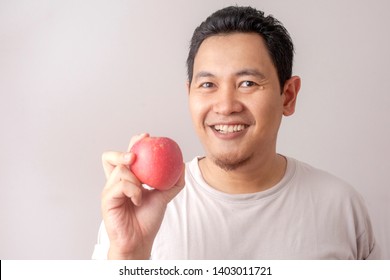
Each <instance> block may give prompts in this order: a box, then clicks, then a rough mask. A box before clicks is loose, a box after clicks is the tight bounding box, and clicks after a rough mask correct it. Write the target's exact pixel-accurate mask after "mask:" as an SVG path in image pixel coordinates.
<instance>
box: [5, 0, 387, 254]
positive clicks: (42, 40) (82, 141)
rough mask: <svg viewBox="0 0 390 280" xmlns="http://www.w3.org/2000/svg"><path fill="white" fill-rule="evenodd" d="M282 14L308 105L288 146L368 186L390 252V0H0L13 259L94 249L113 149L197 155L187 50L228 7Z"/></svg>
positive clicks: (365, 191) (8, 248)
mask: <svg viewBox="0 0 390 280" xmlns="http://www.w3.org/2000/svg"><path fill="white" fill-rule="evenodd" d="M236 3H237V4H239V5H252V6H255V7H257V8H259V9H262V10H264V11H265V12H266V14H273V15H274V16H275V17H277V18H278V19H279V20H280V21H282V22H283V23H284V25H285V26H286V27H287V29H288V30H289V31H290V33H291V35H292V38H293V40H294V42H295V45H296V57H295V66H294V74H296V75H299V76H301V78H302V90H301V92H300V94H299V98H298V105H297V112H296V114H295V115H293V116H291V117H289V118H285V119H284V121H283V124H282V128H281V131H280V136H279V140H278V141H279V143H278V145H279V150H278V151H279V152H280V153H284V154H286V155H288V156H292V157H296V158H298V159H300V160H303V161H306V162H308V163H310V164H313V165H315V166H317V167H319V168H322V169H326V170H328V171H330V172H332V173H334V174H335V175H337V176H339V177H342V178H344V179H345V180H347V181H348V182H350V183H351V184H352V185H354V186H355V188H356V189H357V190H358V191H359V192H360V193H361V194H362V195H363V196H364V198H365V200H366V202H367V205H368V208H369V211H370V214H371V216H372V221H373V225H374V229H375V232H376V236H377V239H378V242H379V243H380V244H381V246H382V249H383V251H384V254H385V257H386V258H389V257H390V242H389V239H388V237H389V236H390V213H389V201H390V191H389V167H390V165H389V162H388V160H389V158H390V150H389V143H390V131H389V127H390V119H389V115H388V106H389V104H390V94H389V86H388V83H389V78H388V76H389V65H390V54H389V49H390V38H389V32H388V27H389V26H390V17H388V14H387V11H388V10H389V8H390V4H389V3H390V2H388V1H385V0H383V1H379V0H372V1H353V0H327V1H311V0H295V1H281V0H280V1H278V0H276V1H275V0H273V1H265V0H264V1H210V0H197V1H179V0H164V1H124V0H115V1H108V0H107V1H99V0H84V1H75V0H68V1H53V0H35V1H28V0H25V1H23V0H0V131H1V136H0V258H1V259H89V258H90V257H91V254H92V250H93V246H94V243H95V241H96V234H97V230H98V226H99V223H100V220H101V216H100V193H101V189H102V188H103V186H104V183H105V179H104V176H103V170H102V167H101V154H102V152H103V151H105V150H111V149H113V150H124V149H126V148H127V145H128V141H129V139H130V137H131V136H132V135H134V134H137V133H140V132H144V131H147V132H149V133H151V134H152V135H156V136H168V137H172V138H173V139H175V140H176V141H177V142H178V143H179V144H180V146H181V147H182V150H183V153H184V157H185V160H190V159H192V158H193V157H194V156H196V155H201V154H202V148H201V146H200V144H199V142H198V140H197V137H196V135H195V133H194V132H193V129H192V124H191V121H190V117H189V113H188V107H187V96H186V90H185V81H186V69H185V60H186V56H187V50H188V42H189V40H190V37H191V35H192V32H193V29H194V28H195V27H196V26H197V25H198V24H199V23H200V22H201V21H202V20H203V19H205V17H206V16H208V15H209V14H210V13H212V12H213V11H215V10H216V9H219V8H222V7H224V6H227V5H231V4H236Z"/></svg>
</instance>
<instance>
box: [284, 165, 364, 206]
mask: <svg viewBox="0 0 390 280" xmlns="http://www.w3.org/2000/svg"><path fill="white" fill-rule="evenodd" d="M288 161H289V162H290V163H291V164H293V165H294V166H295V170H294V177H293V182H294V183H295V184H298V186H299V187H301V188H304V189H305V190H306V191H311V192H317V193H319V194H320V195H325V196H330V197H333V196H337V197H351V198H352V197H353V198H355V199H358V198H359V197H360V194H359V193H358V192H357V191H356V190H355V188H354V187H353V186H352V185H351V184H350V183H348V182H347V181H345V180H344V179H341V178H340V177H338V176H335V175H334V174H331V173H329V172H327V171H325V170H322V169H319V168H316V167H314V166H312V165H310V164H308V163H305V162H302V161H299V160H296V159H293V158H288Z"/></svg>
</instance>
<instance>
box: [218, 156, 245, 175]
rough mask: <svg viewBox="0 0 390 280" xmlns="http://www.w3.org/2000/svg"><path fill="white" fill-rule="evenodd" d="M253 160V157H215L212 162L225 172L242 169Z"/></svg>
mask: <svg viewBox="0 0 390 280" xmlns="http://www.w3.org/2000/svg"><path fill="white" fill-rule="evenodd" d="M250 159H251V156H248V157H242V158H239V157H234V156H215V157H214V156H213V157H211V160H212V161H213V162H214V164H215V165H216V166H218V167H219V168H221V169H222V170H224V171H235V170H237V169H239V168H240V167H242V166H244V165H246V164H247V163H248V162H249V161H250Z"/></svg>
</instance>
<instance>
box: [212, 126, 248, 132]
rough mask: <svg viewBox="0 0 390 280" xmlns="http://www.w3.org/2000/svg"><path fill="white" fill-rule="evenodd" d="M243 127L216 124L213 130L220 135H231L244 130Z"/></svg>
mask: <svg viewBox="0 0 390 280" xmlns="http://www.w3.org/2000/svg"><path fill="white" fill-rule="evenodd" d="M244 128H245V125H243V124H235V125H226V124H217V125H214V129H215V130H217V131H219V132H220V133H232V132H238V131H242V130H244Z"/></svg>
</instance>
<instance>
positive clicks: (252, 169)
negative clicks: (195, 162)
mask: <svg viewBox="0 0 390 280" xmlns="http://www.w3.org/2000/svg"><path fill="white" fill-rule="evenodd" d="M286 166H287V161H286V159H285V158H284V157H283V156H281V155H278V154H276V153H273V154H272V155H269V156H263V157H261V158H256V160H254V159H251V160H249V161H248V162H246V163H245V164H243V165H242V166H240V167H237V168H236V169H233V170H225V169H223V168H221V167H220V166H218V165H217V164H215V163H214V162H213V160H212V159H210V158H209V157H207V156H206V157H205V158H203V159H201V160H200V161H199V167H200V170H201V172H202V175H203V178H204V180H205V181H206V182H207V183H208V184H209V185H210V186H212V187H213V188H215V189H217V190H219V191H222V192H225V193H230V194H244V193H255V192H260V191H264V190H267V189H269V188H271V187H273V186H275V185H276V184H277V183H278V182H279V181H280V180H281V179H282V178H283V176H284V174H285V171H286Z"/></svg>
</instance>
